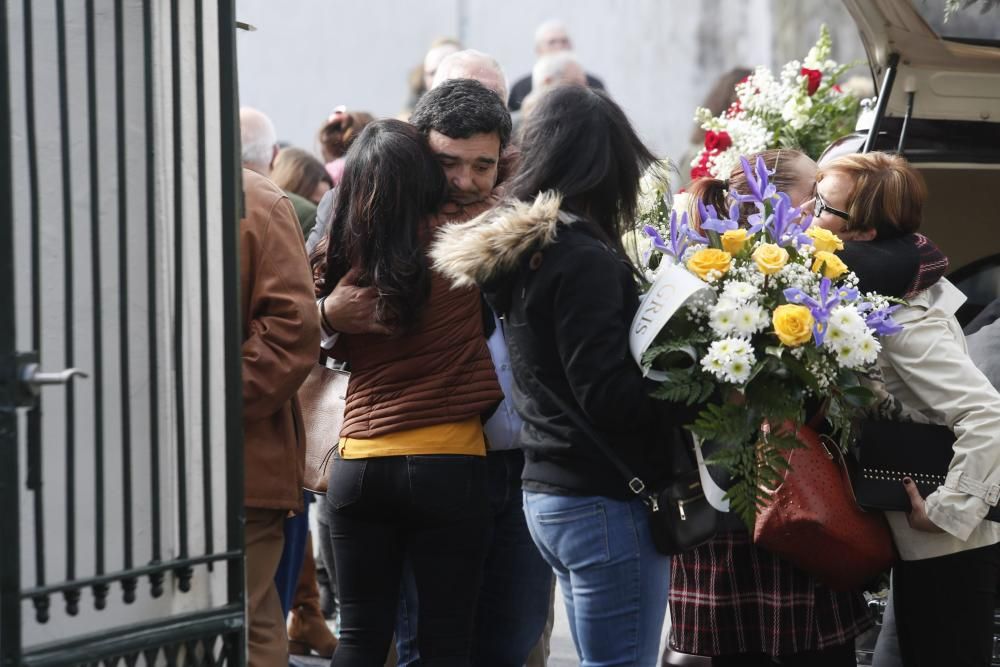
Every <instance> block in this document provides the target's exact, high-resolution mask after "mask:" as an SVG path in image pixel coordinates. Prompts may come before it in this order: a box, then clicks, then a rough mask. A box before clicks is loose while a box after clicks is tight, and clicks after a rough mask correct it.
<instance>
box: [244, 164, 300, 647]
mask: <svg viewBox="0 0 1000 667" xmlns="http://www.w3.org/2000/svg"><path fill="white" fill-rule="evenodd" d="M243 190H244V194H245V198H246V199H245V201H246V216H245V217H244V218H243V219H242V220H241V221H240V283H241V288H240V299H241V312H242V318H243V326H242V332H243V343H242V355H241V356H242V360H243V361H242V365H243V432H244V434H245V435H244V444H243V447H244V454H243V456H244V480H245V482H244V483H245V488H246V490H245V496H244V497H245V499H244V506H245V512H246V529H245V530H246V583H247V591H246V598H247V619H248V630H247V641H248V644H249V658H248V664H249V665H250V667H276V666H278V665H282V666H283V665H287V664H288V638H287V636H286V634H285V616H284V613H283V610H282V604H281V599H280V597H279V595H278V588H277V585H276V583H275V577H276V576H277V574H278V566H279V562H280V560H281V557H282V552H283V547H284V543H285V539H286V538H285V517H286V516H287V515H288V513H289V512H298V513H300V514H301V513H303V511H304V504H303V498H302V472H303V466H304V463H305V459H304V456H305V443H304V442H302V441H301V436H300V434H301V433H303V426H302V417H301V414H300V413H299V407H298V402H297V401H296V399H295V392H296V391H298V388H299V385H301V384H302V382H303V381H304V380H305V379H306V376H307V375H308V374H309V371H310V369H311V368H312V367H313V365H314V364H315V363H316V350H317V347H318V345H319V337H320V330H319V317H318V315H317V313H316V308H315V305H314V301H313V290H312V276H311V275H310V272H309V263H308V260H307V259H306V254H305V248H304V246H303V243H302V232H301V230H300V228H299V226H298V222H297V221H296V219H295V212H294V210H292V206H291V204H290V203H289V202H288V198H287V197H285V196H284V194H283V193H282V191H281V190H280V189H279V188H278V187H277V186H276V185H275V184H274V183H272V182H271V181H269V180H268V179H266V178H264V177H263V176H261V175H260V174H257V173H255V172H254V171H252V170H250V169H244V170H243Z"/></svg>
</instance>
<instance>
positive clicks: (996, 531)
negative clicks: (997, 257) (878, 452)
mask: <svg viewBox="0 0 1000 667" xmlns="http://www.w3.org/2000/svg"><path fill="white" fill-rule="evenodd" d="M964 301H965V295H963V294H962V292H961V291H959V290H958V288H957V287H955V286H954V285H952V284H951V283H950V282H948V281H947V280H944V279H942V280H940V281H938V282H937V283H936V284H935V285H934V286H933V287H931V288H930V289H928V290H926V291H924V292H921V293H920V294H918V295H917V296H915V297H914V298H912V299H911V300H910V303H909V305H908V306H904V307H903V308H900V309H899V310H897V311H896V312H895V313H894V315H893V319H895V320H896V321H897V322H898V323H899V324H901V325H902V327H903V330H902V331H901V332H900V333H898V334H896V335H894V336H886V337H884V338H882V339H881V341H882V352H881V354H879V359H878V364H879V367H880V368H881V369H882V372H883V374H884V375H885V383H886V389H888V391H889V393H891V394H892V395H893V396H894V397H895V398H896V399H897V400H898V401H899V402H900V403H901V404H902V407H903V413H904V415H905V416H907V417H909V418H911V419H913V420H914V421H917V422H923V423H934V424H943V425H946V426H949V427H950V428H951V429H952V430H953V431H954V432H955V436H956V438H957V440H956V441H955V445H954V450H955V455H954V457H953V458H952V460H951V467H950V468H949V474H948V478H947V480H946V481H945V484H944V485H943V486H940V487H938V490H937V491H935V492H934V493H932V494H931V495H929V496H928V497H927V499H926V501H927V516H928V517H929V518H930V520H931V521H933V522H934V523H935V524H936V525H937V526H939V527H940V528H942V529H943V530H945V531H946V532H944V533H925V532H921V531H917V530H913V529H912V528H910V526H909V524H908V523H907V522H906V515H905V514H904V513H903V512H886V516H887V517H888V519H889V525H890V526H891V528H892V532H893V536H894V538H895V540H896V546H897V547H898V548H899V553H900V556H902V558H903V560H921V559H924V558H934V557H937V556H944V555H947V554H952V553H956V552H959V551H964V550H967V549H975V548H979V547H984V546H987V545H990V544H994V543H996V542H1000V523H998V522H993V521H983V517H984V516H986V512H987V511H988V509H989V506H990V505H996V504H997V501H998V499H1000V394H998V393H997V390H996V389H994V388H993V386H992V385H991V384H990V382H989V380H987V379H986V377H985V376H984V375H983V374H982V372H980V371H979V370H978V369H977V368H976V366H975V365H974V364H973V363H972V361H971V360H970V359H969V355H968V353H967V349H966V344H965V337H964V336H963V335H962V329H961V327H960V326H959V324H958V321H957V320H956V319H955V311H956V310H958V307H959V306H961V305H962V303H963V302H964Z"/></svg>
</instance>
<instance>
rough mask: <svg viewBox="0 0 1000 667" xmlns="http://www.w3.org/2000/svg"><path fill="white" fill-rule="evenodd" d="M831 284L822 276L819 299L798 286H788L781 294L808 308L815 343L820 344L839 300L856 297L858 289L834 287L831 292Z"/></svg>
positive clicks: (790, 300) (848, 299)
mask: <svg viewBox="0 0 1000 667" xmlns="http://www.w3.org/2000/svg"><path fill="white" fill-rule="evenodd" d="M832 286H833V284H832V283H831V282H830V279H829V278H823V280H821V281H820V283H819V299H818V300H817V299H814V298H812V297H811V296H809V295H808V294H806V293H805V292H803V291H802V290H800V289H799V288H798V287H790V288H788V289H786V290H785V291H784V292H783V294H784V295H785V298H786V299H788V302H789V303H795V304H799V305H802V306H806V307H807V308H809V312H810V313H812V316H813V340H814V341H816V345H817V346H819V345H822V344H823V339H824V338H825V337H826V330H827V323H828V322H829V320H830V313H831V312H833V309H834V308H835V307H836V306H837V304H839V303H840V302H841V301H850V300H853V299H856V298H857V296H858V291H857V290H854V289H847V288H844V289H836V290H833V293H832V294H831V290H830V288H831V287H832Z"/></svg>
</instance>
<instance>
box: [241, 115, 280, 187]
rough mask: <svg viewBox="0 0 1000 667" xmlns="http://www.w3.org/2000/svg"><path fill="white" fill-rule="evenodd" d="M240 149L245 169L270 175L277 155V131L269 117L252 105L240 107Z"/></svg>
mask: <svg viewBox="0 0 1000 667" xmlns="http://www.w3.org/2000/svg"><path fill="white" fill-rule="evenodd" d="M240 149H241V155H240V157H241V158H242V161H243V166H244V167H245V168H246V169H250V170H251V171H255V172H257V173H258V174H260V175H262V176H267V177H270V176H271V169H272V168H273V167H274V159H275V158H276V157H278V150H279V148H278V133H277V132H276V131H275V129H274V123H272V122H271V119H270V118H268V117H267V116H266V115H265V114H264V113H263V112H261V111H258V110H257V109H254V108H253V107H240Z"/></svg>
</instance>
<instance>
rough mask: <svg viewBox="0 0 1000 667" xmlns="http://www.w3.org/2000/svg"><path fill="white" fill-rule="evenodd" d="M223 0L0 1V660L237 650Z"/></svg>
mask: <svg viewBox="0 0 1000 667" xmlns="http://www.w3.org/2000/svg"><path fill="white" fill-rule="evenodd" d="M233 14H234V0H219V1H209V2H205V1H204V0H70V1H67V0H21V1H17V0H2V1H0V206H2V209H0V451H2V459H0V663H2V664H3V665H71V664H72V665H77V664H82V665H101V666H107V667H111V666H117V665H129V666H131V665H148V666H150V667H151V666H152V665H162V664H167V665H175V664H176V665H222V664H226V665H242V664H244V662H245V633H244V599H243V580H244V571H243V528H242V520H243V516H242V514H243V509H242V505H243V478H242V422H241V416H240V414H241V413H240V410H241V402H240V396H241V390H240V386H241V380H240V354H239V345H240V339H241V337H240V331H239V326H240V325H239V321H240V320H239V300H238V298H237V296H238V295H237V293H238V279H239V275H238V271H239V265H238V248H237V242H238V237H237V235H238V221H239V215H240V214H239V208H240V206H241V203H240V200H241V191H240V170H239V166H240V165H239V157H238V153H239V145H238V134H237V131H238V126H237V99H236V59H235V36H234V31H235V27H236V23H235V17H234V15H233Z"/></svg>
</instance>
